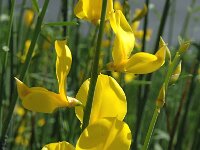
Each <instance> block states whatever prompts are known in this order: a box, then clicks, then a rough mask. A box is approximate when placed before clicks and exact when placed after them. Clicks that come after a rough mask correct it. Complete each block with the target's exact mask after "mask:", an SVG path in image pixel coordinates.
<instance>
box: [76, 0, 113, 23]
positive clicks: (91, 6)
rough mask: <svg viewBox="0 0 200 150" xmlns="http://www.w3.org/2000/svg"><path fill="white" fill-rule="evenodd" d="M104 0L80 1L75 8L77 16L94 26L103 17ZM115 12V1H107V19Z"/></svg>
mask: <svg viewBox="0 0 200 150" xmlns="http://www.w3.org/2000/svg"><path fill="white" fill-rule="evenodd" d="M101 9H102V0H96V1H95V2H94V1H93V0H79V1H78V3H77V4H76V6H75V8H74V13H75V15H76V16H77V17H78V18H80V19H84V20H87V21H90V22H92V23H94V24H97V23H98V22H99V20H100V17H101ZM111 11H113V1H112V0H108V1H107V10H106V19H107V16H108V14H109V13H110V12H111Z"/></svg>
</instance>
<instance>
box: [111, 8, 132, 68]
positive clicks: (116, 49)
mask: <svg viewBox="0 0 200 150" xmlns="http://www.w3.org/2000/svg"><path fill="white" fill-rule="evenodd" d="M110 24H111V27H112V29H113V31H114V33H115V34H116V37H115V40H114V46H113V50H112V56H113V61H114V64H115V65H118V64H120V63H123V61H126V60H127V59H128V58H129V56H130V54H131V52H132V50H133V47H134V43H135V37H134V34H133V31H132V29H131V27H130V25H129V23H128V22H127V20H126V18H125V16H124V15H123V13H122V12H121V11H120V10H117V11H115V12H113V13H111V14H110Z"/></svg>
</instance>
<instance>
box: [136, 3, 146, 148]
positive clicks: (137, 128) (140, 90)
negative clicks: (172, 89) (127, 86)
mask: <svg viewBox="0 0 200 150" xmlns="http://www.w3.org/2000/svg"><path fill="white" fill-rule="evenodd" d="M145 4H146V6H147V14H146V15H145V18H144V26H143V30H144V34H143V37H142V49H141V51H142V52H144V51H145V47H146V34H147V27H148V14H149V0H146V2H145ZM142 79H143V75H139V80H142ZM142 94H143V93H142V85H139V87H138V93H137V96H138V98H137V100H138V107H137V114H138V115H137V122H136V127H135V133H134V136H133V137H134V140H133V149H137V139H138V131H139V128H140V123H141V119H140V118H141V116H140V114H141V113H140V108H141V106H140V105H141V103H142V102H141V97H142Z"/></svg>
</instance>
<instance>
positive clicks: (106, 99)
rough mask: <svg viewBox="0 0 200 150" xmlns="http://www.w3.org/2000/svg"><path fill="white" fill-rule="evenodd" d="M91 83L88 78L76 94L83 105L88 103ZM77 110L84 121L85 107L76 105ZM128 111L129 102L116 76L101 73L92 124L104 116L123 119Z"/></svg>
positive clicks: (95, 94) (95, 96)
mask: <svg viewBox="0 0 200 150" xmlns="http://www.w3.org/2000/svg"><path fill="white" fill-rule="evenodd" d="M89 83H90V82H89V80H86V81H85V82H84V83H83V84H82V86H81V88H80V89H79V91H78V94H77V95H76V99H78V100H80V101H81V102H82V103H83V105H85V104H86V100H87V94H88V90H89ZM111 108H112V109H111ZM75 110H76V115H77V117H78V118H79V120H80V121H81V122H82V120H83V108H82V107H76V108H75ZM126 112H127V102H126V96H125V93H124V91H123V90H122V88H121V87H120V86H119V84H118V83H117V82H116V81H115V79H114V78H112V77H110V76H107V75H102V74H101V75H99V76H98V79H97V83H96V88H95V93H94V100H93V104H92V110H91V116H90V124H91V123H94V122H95V121H97V120H99V119H100V118H104V117H117V119H119V120H123V119H124V117H125V115H126Z"/></svg>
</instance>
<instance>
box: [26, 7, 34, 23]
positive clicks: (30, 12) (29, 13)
mask: <svg viewBox="0 0 200 150" xmlns="http://www.w3.org/2000/svg"><path fill="white" fill-rule="evenodd" d="M33 19H34V11H33V10H31V9H27V10H26V11H25V12H24V22H25V25H26V26H30V25H31V24H32V22H33Z"/></svg>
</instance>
